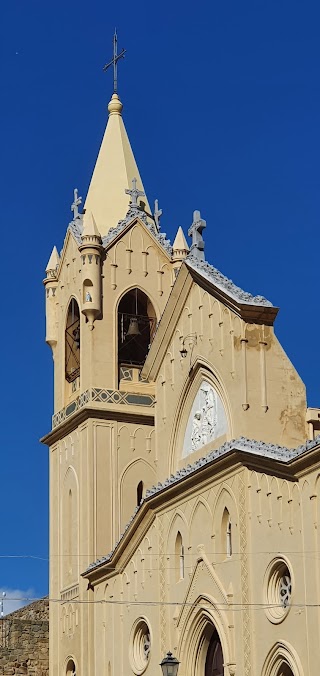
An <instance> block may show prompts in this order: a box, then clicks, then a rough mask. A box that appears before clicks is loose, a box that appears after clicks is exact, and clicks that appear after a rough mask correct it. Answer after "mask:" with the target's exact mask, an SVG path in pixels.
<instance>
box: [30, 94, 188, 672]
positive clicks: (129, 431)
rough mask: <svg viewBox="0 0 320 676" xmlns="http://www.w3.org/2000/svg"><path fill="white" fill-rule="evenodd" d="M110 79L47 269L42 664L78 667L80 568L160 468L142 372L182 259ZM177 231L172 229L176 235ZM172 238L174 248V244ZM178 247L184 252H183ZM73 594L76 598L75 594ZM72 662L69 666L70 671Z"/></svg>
mask: <svg viewBox="0 0 320 676" xmlns="http://www.w3.org/2000/svg"><path fill="white" fill-rule="evenodd" d="M122 108H123V106H122V103H121V101H120V98H119V96H118V94H117V92H116V91H114V93H113V95H112V97H111V100H110V103H109V105H108V111H109V119H108V123H107V126H106V130H105V133H104V136H103V140H102V143H101V147H100V150H99V153H98V157H97V161H96V164H95V167H94V170H93V174H92V178H91V182H90V186H89V189H88V193H87V196H86V199H85V203H84V209H83V210H82V200H81V197H79V196H78V191H77V190H75V191H74V199H73V203H72V206H71V210H72V212H73V217H72V220H71V222H70V223H69V225H68V227H67V231H66V236H65V240H64V243H63V246H62V250H61V253H60V255H59V254H58V250H57V248H56V247H54V248H53V251H52V254H51V256H50V259H49V262H48V265H47V269H46V278H45V280H44V284H45V289H46V323H47V330H46V341H47V343H48V345H49V346H50V348H51V350H52V353H53V359H54V412H53V417H52V429H51V431H50V432H49V433H48V434H47V435H46V437H44V439H43V442H44V443H46V444H47V445H48V446H49V449H50V451H49V452H50V598H54V599H58V601H59V602H58V603H54V604H53V603H52V604H50V627H51V629H50V631H51V634H50V642H51V646H54V650H52V659H51V660H50V664H51V666H50V669H51V676H53V674H57V673H59V674H60V673H61V674H63V673H66V669H67V665H68V664H69V663H70V660H72V663H73V664H74V665H75V668H76V669H77V670H78V669H79V672H80V673H88V674H92V676H93V672H92V671H91V667H90V665H89V664H87V663H86V664H84V662H83V660H84V657H83V655H84V646H85V645H86V641H88V640H89V636H90V613H92V612H93V609H92V607H91V606H90V604H87V603H82V602H85V601H90V600H91V596H90V595H91V594H92V592H91V591H90V589H89V590H88V589H87V584H86V582H85V581H84V580H83V578H82V577H81V573H82V572H83V571H84V570H85V569H86V567H87V566H88V565H89V564H90V563H91V562H92V561H93V560H97V559H98V558H99V557H102V556H104V555H106V554H107V553H108V552H109V551H110V550H111V549H113V547H114V545H115V543H116V542H117V540H118V539H119V536H120V534H121V533H122V532H123V530H124V528H125V526H126V524H127V522H128V521H129V519H130V517H131V515H132V513H133V512H134V509H135V507H136V506H137V504H139V502H140V501H141V499H142V498H143V496H144V494H145V491H146V490H147V489H148V488H149V487H151V486H152V485H153V484H155V483H156V482H157V480H158V474H157V465H158V462H157V453H158V451H157V448H156V446H155V442H154V405H155V389H154V383H152V382H148V381H146V380H145V379H143V378H142V376H141V372H142V368H143V365H144V362H145V359H146V357H147V354H148V351H149V347H150V344H151V343H152V341H153V338H154V335H155V332H156V327H157V324H158V322H159V320H160V317H161V315H162V313H163V310H164V307H165V305H166V302H167V300H168V297H169V294H170V291H171V289H172V286H173V283H174V280H175V277H176V272H177V270H176V268H177V265H178V266H179V260H178V258H179V257H177V253H176V252H175V254H174V255H173V252H172V248H171V246H170V242H169V241H168V240H167V239H166V236H165V234H164V233H161V231H160V216H161V213H162V212H161V210H160V209H159V207H158V201H156V205H155V213H154V214H152V211H151V209H150V206H149V202H148V199H147V197H146V193H145V189H144V187H143V184H142V180H141V177H140V173H139V170H138V167H137V164H136V161H135V157H134V155H133V152H132V149H131V146H130V142H129V139H128V136H127V133H126V130H125V126H124V123H123V118H122ZM180 239H181V235H180ZM180 248H183V247H181V246H180ZM182 259H183V257H182V256H181V260H182ZM80 602H81V603H80ZM77 673H78V671H77Z"/></svg>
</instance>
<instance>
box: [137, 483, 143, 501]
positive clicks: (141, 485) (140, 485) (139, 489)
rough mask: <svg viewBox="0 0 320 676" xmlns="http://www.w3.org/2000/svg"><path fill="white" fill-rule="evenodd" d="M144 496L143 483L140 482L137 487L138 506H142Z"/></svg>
mask: <svg viewBox="0 0 320 676" xmlns="http://www.w3.org/2000/svg"><path fill="white" fill-rule="evenodd" d="M142 496H143V481H139V483H138V485H137V505H138V506H139V505H140V502H141V500H142Z"/></svg>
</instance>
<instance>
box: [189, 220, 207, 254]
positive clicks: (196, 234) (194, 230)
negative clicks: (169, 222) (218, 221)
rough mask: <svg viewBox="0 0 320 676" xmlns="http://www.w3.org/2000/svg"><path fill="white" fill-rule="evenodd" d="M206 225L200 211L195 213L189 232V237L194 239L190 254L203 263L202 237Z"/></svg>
mask: <svg viewBox="0 0 320 676" xmlns="http://www.w3.org/2000/svg"><path fill="white" fill-rule="evenodd" d="M206 225H207V224H206V222H205V221H204V220H203V218H201V216H200V211H194V212H193V223H192V225H191V226H190V228H189V230H188V235H189V237H192V244H191V247H190V254H192V255H193V256H195V257H196V258H198V259H199V260H201V261H204V239H203V237H202V231H203V230H204V228H205V227H206Z"/></svg>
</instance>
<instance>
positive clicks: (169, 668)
mask: <svg viewBox="0 0 320 676" xmlns="http://www.w3.org/2000/svg"><path fill="white" fill-rule="evenodd" d="M179 664H180V662H179V660H177V658H176V657H173V655H172V653H170V652H168V653H167V654H166V656H165V657H164V658H163V660H162V662H161V663H160V667H161V669H162V674H163V676H177V674H178V669H179Z"/></svg>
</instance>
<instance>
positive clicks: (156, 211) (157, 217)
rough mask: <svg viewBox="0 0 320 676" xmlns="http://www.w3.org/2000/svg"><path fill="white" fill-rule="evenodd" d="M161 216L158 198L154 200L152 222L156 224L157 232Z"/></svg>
mask: <svg viewBox="0 0 320 676" xmlns="http://www.w3.org/2000/svg"><path fill="white" fill-rule="evenodd" d="M161 216H162V209H159V200H154V214H153V218H154V222H155V224H156V228H157V230H158V232H159V230H160V218H161Z"/></svg>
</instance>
